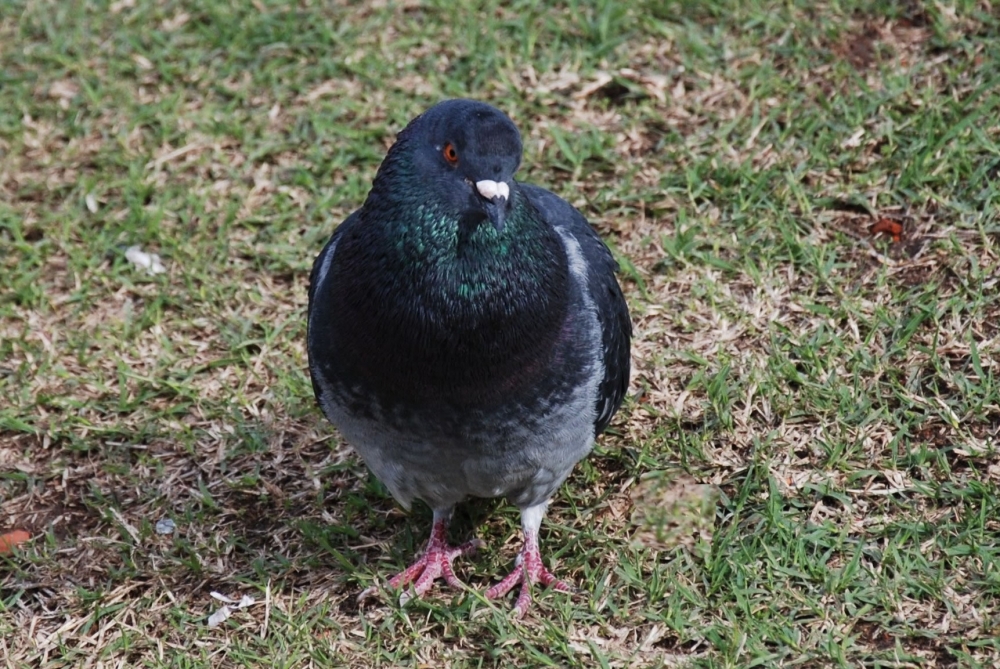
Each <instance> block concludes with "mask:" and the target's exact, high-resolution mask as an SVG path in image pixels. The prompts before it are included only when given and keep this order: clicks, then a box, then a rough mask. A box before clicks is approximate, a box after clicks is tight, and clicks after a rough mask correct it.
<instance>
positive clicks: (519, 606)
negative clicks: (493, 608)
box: [486, 546, 580, 618]
mask: <svg viewBox="0 0 1000 669" xmlns="http://www.w3.org/2000/svg"><path fill="white" fill-rule="evenodd" d="M518 583H520V584H521V590H520V592H519V593H518V595H517V601H516V602H515V603H514V610H513V616H514V617H515V618H521V617H523V616H524V614H525V613H526V612H527V611H528V607H529V606H530V605H531V586H532V585H533V584H535V583H541V584H542V585H544V586H548V587H550V588H552V589H553V590H557V591H559V592H568V593H571V594H577V593H579V592H580V591H579V590H578V589H577V588H574V587H573V586H571V585H569V584H568V583H566V582H565V581H562V580H560V579H558V578H556V577H555V575H553V574H552V572H551V571H549V570H548V569H546V567H545V565H544V564H542V556H541V554H540V553H539V551H538V547H537V546H535V547H533V548H531V547H528V546H526V547H525V548H524V550H522V551H521V552H520V553H519V554H518V556H517V559H516V560H515V561H514V570H513V571H512V572H511V573H510V574H508V575H507V577H506V578H504V579H503V580H502V581H500V582H499V583H497V584H496V585H494V586H493V587H491V588H490V589H489V590H487V591H486V598H487V599H499V598H500V597H503V596H504V595H506V594H507V593H508V592H510V591H511V590H512V589H513V588H514V586H515V585H517V584H518Z"/></svg>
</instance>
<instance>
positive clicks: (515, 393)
mask: <svg viewBox="0 0 1000 669" xmlns="http://www.w3.org/2000/svg"><path fill="white" fill-rule="evenodd" d="M501 278H502V277H501ZM488 282H489V279H486V280H484V279H482V278H477V277H472V278H470V277H463V276H459V277H453V276H448V275H447V274H445V275H444V276H436V275H430V276H421V277H419V278H418V279H413V278H408V279H407V280H405V281H395V282H388V283H386V282H381V283H380V282H378V281H373V282H371V284H369V285H363V284H362V283H361V282H357V283H355V285H354V286H352V287H350V288H349V289H348V290H344V291H340V293H339V294H337V295H334V296H333V300H332V303H333V304H332V306H333V313H334V314H335V319H334V320H333V323H332V326H331V327H330V329H329V332H328V344H327V345H328V346H330V350H331V353H332V354H333V355H332V356H331V359H330V360H331V362H330V365H331V366H332V367H333V369H331V370H330V371H331V376H332V377H334V378H336V379H338V380H340V381H341V382H342V385H343V386H344V387H345V388H350V389H354V390H355V391H358V392H355V393H354V395H355V397H354V398H353V400H352V404H354V405H355V406H357V405H358V402H362V403H364V402H365V401H367V402H369V403H371V404H373V405H376V404H377V405H379V406H382V407H392V408H396V407H402V408H406V409H410V410H413V411H418V412H444V411H448V410H454V411H457V412H468V411H471V410H488V409H492V408H498V407H500V406H502V405H506V404H509V403H511V402H514V403H524V402H530V401H531V400H532V399H533V398H536V397H537V396H538V395H539V394H540V393H541V394H542V395H548V394H552V393H555V392H557V390H556V388H555V385H558V384H553V383H551V381H552V378H551V372H552V370H553V368H559V367H562V366H565V365H567V364H569V365H572V364H573V360H572V359H571V358H572V357H573V356H572V355H569V356H567V354H571V353H572V349H571V347H569V346H567V344H568V343H569V342H570V341H571V340H572V339H573V338H574V336H576V335H577V334H578V330H580V325H581V324H580V323H578V320H579V319H577V318H574V317H573V316H572V315H571V312H570V311H569V309H568V307H569V299H568V296H566V295H559V294H557V293H554V292H552V291H550V290H548V289H547V288H546V287H545V286H544V285H542V286H539V285H527V286H525V285H524V284H523V282H521V283H519V282H516V281H507V282H503V281H501V280H499V279H497V280H496V281H495V283H494V284H493V285H489V283H488ZM484 283H486V284H487V285H484ZM568 358H570V359H568ZM365 398H368V399H367V400H366V399H365ZM358 408H359V409H360V408H362V407H360V406H359V407H358Z"/></svg>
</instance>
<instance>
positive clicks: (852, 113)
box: [0, 0, 1000, 668]
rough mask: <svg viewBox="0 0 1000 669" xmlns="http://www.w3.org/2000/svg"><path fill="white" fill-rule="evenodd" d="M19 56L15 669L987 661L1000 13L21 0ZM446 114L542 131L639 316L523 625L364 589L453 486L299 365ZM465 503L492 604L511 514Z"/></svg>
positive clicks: (723, 5) (11, 608)
mask: <svg viewBox="0 0 1000 669" xmlns="http://www.w3.org/2000/svg"><path fill="white" fill-rule="evenodd" d="M0 63H2V68H0V397H2V398H3V400H2V401H0V499H2V506H0V532H3V531H10V530H14V529H25V530H28V531H30V532H31V533H32V535H33V539H32V540H31V541H30V542H29V543H27V544H25V545H24V546H22V549H21V550H19V551H17V552H16V553H13V554H9V555H6V556H0V666H6V667H29V666H31V667H45V668H50V667H51V668H55V667H68V666H106V667H110V666H114V667H120V666H129V667H132V666H143V667H178V668H180V667H203V666H262V665H268V666H273V667H306V666H344V667H378V666H385V667H391V666H403V665H407V666H411V665H412V666H453V667H465V666H471V667H494V666H577V665H585V666H602V667H640V666H641V667H668V666H670V667H672V666H688V667H753V666H765V667H772V666H805V667H828V666H843V667H858V666H866V667H917V666H920V667H954V666H961V667H996V666H1000V641H998V640H997V639H998V638H1000V458H998V457H997V448H998V433H1000V368H998V362H997V361H998V360H1000V351H998V348H1000V338H998V337H1000V290H998V288H1000V286H998V282H1000V221H998V210H1000V179H998V176H1000V124H998V121H997V118H998V117H1000V77H998V75H997V73H998V72H1000V13H998V9H997V8H996V7H995V6H991V4H990V3H989V2H987V1H981V2H970V1H965V0H960V1H957V2H942V3H938V2H934V3H931V2H927V3H923V2H919V1H917V0H909V1H905V2H898V3H894V2H878V3H862V2H854V1H853V0H846V1H843V2H821V3H812V2H804V1H798V0H793V1H789V2H781V3H778V2H774V3H772V2H730V1H728V0H712V1H711V2H689V1H684V0H681V1H679V2H668V1H666V0H656V1H646V2H637V3H631V4H627V3H617V2H610V1H604V2H601V1H594V2H582V1H575V0H567V1H566V2H562V3H559V4H558V5H556V6H550V5H549V4H548V3H540V2H535V1H534V0H514V1H513V2H510V3H499V4H498V3H492V4H485V3H473V2H464V1H460V2H457V3H451V2H438V1H437V0H415V1H413V2H403V3H371V4H370V5H365V4H361V3H348V2H341V3H317V2H300V3H296V4H292V3H279V2H274V1H271V0H259V1H255V2H253V3H231V2H228V1H226V2H223V1H221V0H205V1H204V2H200V3H188V2H179V1H174V0H163V1H161V2H156V3H152V2H146V1H145V0H117V1H116V2H113V3H107V2H99V1H96V0H94V1H91V0H74V1H72V2H57V1H56V0H0ZM449 96H470V97H476V98H480V99H484V100H488V101H491V102H493V103H494V104H496V105H498V106H500V107H501V108H503V109H504V110H505V111H507V112H508V113H509V114H510V115H511V116H512V117H513V118H514V120H515V121H516V122H517V123H518V125H519V126H520V128H521V130H522V133H523V134H524V137H525V148H526V154H525V160H524V167H523V168H522V171H521V174H520V176H521V178H522V179H524V180H527V181H532V182H535V183H539V184H543V185H545V186H547V187H549V188H551V189H553V190H554V191H556V192H557V193H559V194H561V195H563V196H564V197H566V198H567V199H569V200H570V201H571V202H573V203H574V204H576V205H577V206H578V207H579V208H580V209H581V210H582V211H584V212H585V213H586V215H587V216H588V218H589V219H590V220H591V222H592V223H593V224H594V225H595V226H596V227H597V228H598V229H599V230H600V232H601V233H602V235H603V236H604V237H605V238H606V239H607V240H608V242H609V244H610V245H611V247H612V248H613V249H614V251H615V253H616V255H617V256H618V257H619V258H620V259H621V261H622V268H623V272H622V282H623V285H624V287H625V289H626V293H627V296H628V299H629V302H630V305H631V309H632V312H633V320H634V322H635V327H636V342H635V347H634V369H635V371H634V376H633V382H632V390H631V395H630V398H629V400H628V402H627V404H626V407H625V409H624V410H623V412H622V413H621V414H620V415H619V417H618V418H616V420H615V422H614V424H613V426H612V428H611V430H610V431H609V433H608V434H607V435H606V436H605V437H603V438H602V439H601V440H600V442H599V445H598V448H597V450H596V452H595V453H594V454H593V455H592V456H591V457H590V458H589V459H587V460H586V461H585V462H583V463H582V464H581V465H580V466H579V467H578V468H577V469H576V471H575V473H574V475H573V476H572V477H571V479H570V480H569V482H568V483H567V484H566V485H565V486H564V488H563V490H562V491H561V492H560V494H559V495H558V496H557V498H556V500H555V502H554V504H553V507H552V510H551V512H550V514H549V518H548V521H547V522H546V524H545V525H544V526H543V536H542V544H543V551H544V552H545V555H546V559H547V560H548V561H549V564H550V565H551V566H552V567H553V568H554V569H555V571H556V572H557V573H558V574H559V575H560V576H562V577H564V578H567V579H570V580H572V581H573V582H575V583H577V584H578V585H580V586H581V587H582V588H583V590H584V591H585V593H586V594H585V595H583V596H580V597H576V598H570V597H567V596H565V595H561V594H558V593H537V594H538V596H537V598H536V604H535V607H534V608H533V609H532V611H531V612H530V613H529V615H528V616H527V618H526V619H524V620H523V621H520V622H517V621H513V620H511V619H510V618H509V617H508V607H509V605H510V602H501V603H499V604H498V605H493V604H491V603H487V602H486V601H485V600H483V599H482V598H481V597H480V596H479V595H477V594H473V593H472V592H470V593H456V592H453V591H449V590H445V589H438V590H435V591H434V594H433V596H431V597H430V598H428V599H427V600H425V601H420V602H413V603H411V604H409V605H408V606H407V607H405V608H399V607H398V606H396V605H395V604H394V603H393V602H392V600H391V598H386V599H385V602H384V603H382V604H379V605H375V606H368V607H365V608H362V609H359V608H358V607H357V605H356V604H355V596H356V595H357V593H358V592H359V591H360V590H361V589H363V588H364V587H367V586H368V585H371V584H372V583H373V582H375V581H376V579H379V580H381V579H384V578H385V577H386V576H388V575H389V574H390V573H392V572H394V571H396V570H398V569H399V568H401V567H402V566H403V565H404V563H405V562H406V561H407V560H409V559H411V558H412V557H413V555H414V552H415V551H417V550H418V549H419V548H420V545H421V544H422V542H423V541H424V540H425V538H426V535H427V531H428V528H429V512H428V511H427V510H426V509H420V510H417V511H416V512H415V513H414V514H413V515H412V516H407V515H406V514H404V513H403V512H401V511H400V510H399V509H398V508H396V507H395V506H394V504H393V502H392V500H391V498H390V497H389V496H388V495H387V493H386V491H385V490H384V488H382V486H381V485H380V484H379V483H378V482H377V481H374V480H373V479H371V478H370V477H369V476H368V474H367V473H366V470H365V469H364V467H363V465H362V464H361V463H360V461H359V460H358V459H357V457H356V456H355V455H354V454H353V452H352V451H351V450H350V449H349V448H348V447H347V446H345V445H344V444H342V443H341V442H340V441H339V439H338V437H337V436H336V434H335V432H334V431H333V430H332V429H331V428H330V427H329V426H328V425H327V424H325V422H324V421H323V419H322V418H321V416H320V414H319V412H318V411H317V410H316V408H315V406H314V402H313V399H312V396H311V388H310V386H309V382H308V378H307V375H306V371H305V369H306V363H305V355H304V349H303V340H304V336H305V318H304V308H305V300H306V298H305V291H306V285H307V281H308V271H309V268H310V264H311V262H312V259H313V257H314V256H315V254H316V253H317V252H318V251H319V249H320V248H321V246H322V244H323V242H324V240H325V239H326V238H327V237H328V236H329V234H330V233H331V231H332V230H333V229H334V227H335V226H336V225H337V224H338V223H339V222H340V221H341V220H343V219H344V218H345V216H346V215H347V214H348V213H349V212H350V211H352V210H353V209H354V208H356V207H357V206H358V205H359V204H360V203H361V202H362V200H363V198H364V195H365V193H366V191H367V188H368V185H369V183H370V181H371V178H372V176H373V175H374V171H375V169H376V167H377V166H378V163H379V161H380V160H381V157H382V156H383V155H384V151H385V149H386V147H387V145H388V143H390V142H391V140H392V137H393V134H394V133H395V132H396V131H398V130H399V129H400V128H401V127H402V125H403V124H404V123H405V122H406V121H407V120H408V119H410V118H411V117H412V116H414V115H415V114H416V113H418V112H419V111H421V110H422V109H424V108H426V107H427V106H429V105H430V104H431V103H433V102H434V101H436V100H438V99H440V98H442V97H449ZM879 221H883V223H882V224H881V226H880V227H877V228H876V229H882V228H885V229H888V230H892V229H897V228H894V227H893V226H894V225H896V224H898V225H899V226H901V228H899V229H901V233H900V234H899V237H898V240H895V239H893V238H892V237H891V235H886V234H873V233H872V227H873V225H874V224H876V223H877V222H879ZM132 245H141V246H142V247H143V248H144V249H146V250H147V251H150V252H155V253H158V254H159V255H160V256H161V257H162V258H163V261H164V265H165V266H166V269H167V271H166V272H165V273H163V274H159V275H153V276H150V275H147V274H145V273H143V272H141V271H138V270H137V269H136V268H134V267H133V266H132V265H131V263H129V262H128V261H127V260H126V259H125V250H126V249H127V248H128V247H130V246H132ZM461 513H462V515H461V517H460V518H459V519H458V521H459V522H458V523H457V525H456V527H455V528H454V534H455V538H456V539H459V538H467V537H469V536H471V535H472V534H473V532H475V533H476V534H478V536H480V537H482V538H483V539H484V540H486V542H487V544H488V548H487V550H485V551H484V552H483V553H481V554H480V555H479V556H477V557H475V558H473V559H470V560H465V561H464V562H462V563H461V564H460V565H458V567H457V569H458V572H459V574H460V575H461V576H462V577H463V578H465V579H466V580H467V582H468V583H470V584H471V585H472V586H474V587H475V588H476V591H477V592H478V591H481V588H482V587H483V586H485V585H486V584H488V583H491V582H493V579H494V577H495V575H497V574H500V573H505V572H506V570H507V569H509V568H510V566H511V563H512V560H513V557H514V554H515V552H516V547H517V539H518V532H517V530H518V527H517V514H516V513H515V510H514V509H512V508H510V507H509V506H507V505H506V504H505V503H503V502H502V501H499V502H478V503H473V504H469V505H467V506H466V507H463V510H462V512H461ZM165 519H170V520H173V521H174V523H175V525H176V530H175V531H174V532H173V533H172V534H159V533H157V531H156V529H155V526H156V524H157V523H158V522H159V521H161V520H165ZM212 591H218V592H221V593H223V594H225V595H228V596H230V597H234V598H235V599H239V598H240V596H242V595H244V594H248V595H251V596H252V597H254V598H255V600H256V603H255V604H253V605H252V606H249V607H247V608H244V609H242V610H239V611H236V612H235V613H234V614H233V615H232V617H231V618H230V619H229V620H228V621H226V622H225V623H223V624H222V625H220V626H219V627H216V628H212V627H209V626H208V624H207V619H208V616H209V615H210V614H211V613H212V612H214V611H215V610H216V609H218V608H219V606H220V603H219V602H218V601H216V600H215V599H214V598H212V597H211V596H210V593H211V592H212Z"/></svg>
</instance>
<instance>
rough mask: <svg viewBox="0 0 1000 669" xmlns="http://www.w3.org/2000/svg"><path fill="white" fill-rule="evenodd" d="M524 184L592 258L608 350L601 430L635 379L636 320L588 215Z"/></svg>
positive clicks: (591, 277)
mask: <svg viewBox="0 0 1000 669" xmlns="http://www.w3.org/2000/svg"><path fill="white" fill-rule="evenodd" d="M519 185H520V187H521V191H522V192H523V193H524V194H525V195H526V196H527V197H528V201H529V202H531V203H532V204H533V205H534V206H535V208H536V209H537V210H538V212H539V213H541V214H542V216H543V217H544V218H545V220H546V221H548V222H549V223H550V224H551V225H552V226H554V227H557V228H560V229H562V230H564V231H568V232H569V233H570V234H572V235H573V237H574V238H575V239H576V241H577V242H578V243H579V244H580V251H581V252H582V253H583V258H584V260H585V261H586V263H587V274H588V285H587V288H588V290H589V291H590V298H591V299H592V300H593V301H594V306H595V307H596V309H597V318H598V320H599V321H600V324H601V341H602V345H603V346H602V348H603V353H604V379H603V380H602V381H601V384H600V386H599V387H598V393H597V418H596V420H595V421H594V433H595V434H600V433H601V432H602V431H603V430H604V428H606V427H607V426H608V423H610V422H611V417H612V416H614V415H615V412H616V411H618V409H619V408H620V407H621V405H622V401H623V400H624V399H625V391H626V390H627V389H628V380H629V368H630V357H629V347H630V345H631V341H632V321H631V320H630V319H629V315H628V304H627V303H626V302H625V296H624V295H622V289H621V286H619V285H618V280H617V279H616V278H615V272H617V271H618V263H617V262H616V261H615V259H614V256H612V255H611V250H610V249H608V247H607V245H605V243H604V242H603V241H602V240H601V238H600V237H599V236H598V235H597V233H596V232H595V231H594V229H593V228H592V227H590V223H588V222H587V219H586V218H584V217H583V214H581V213H580V212H578V211H577V210H576V209H574V208H573V206H572V205H570V204H569V203H568V202H566V201H565V200H563V199H562V198H560V197H559V196H558V195H555V194H554V193H550V192H549V191H547V190H545V189H544V188H539V187H538V186H532V185H530V184H519Z"/></svg>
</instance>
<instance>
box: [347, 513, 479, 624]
mask: <svg viewBox="0 0 1000 669" xmlns="http://www.w3.org/2000/svg"><path fill="white" fill-rule="evenodd" d="M451 512H452V509H450V508H449V509H444V510H439V509H435V510H434V524H433V525H432V526H431V537H430V539H429V540H428V541H427V547H426V548H425V549H424V554H423V555H421V556H420V558H419V559H418V560H417V561H416V562H414V563H413V564H412V565H410V566H409V567H407V568H406V569H404V570H403V571H401V572H400V573H398V574H396V575H395V576H393V577H392V578H390V579H389V587H390V588H392V589H393V590H399V589H400V588H405V587H406V586H408V585H410V584H413V588H412V591H410V590H407V591H405V592H403V593H402V594H401V595H400V596H399V604H400V606H403V605H404V604H406V603H407V602H408V601H410V600H411V599H412V598H413V597H421V596H423V595H424V593H426V592H427V591H428V590H430V589H431V586H432V585H433V584H434V581H435V580H437V579H438V578H443V579H444V581H445V583H447V584H448V585H450V586H452V587H453V588H458V589H460V590H461V589H464V588H465V584H463V583H462V581H460V580H459V579H458V577H457V576H455V572H454V571H453V570H452V568H451V563H452V561H453V560H454V559H455V558H457V557H458V556H459V555H472V554H473V553H475V552H476V550H477V549H479V548H480V547H482V546H483V545H484V544H483V542H482V541H481V540H479V539H473V540H471V541H467V542H465V543H464V544H462V545H461V546H451V545H449V544H448V524H449V522H451ZM377 590H378V588H377V587H376V586H372V587H370V588H367V589H365V590H364V592H362V593H361V594H360V595H358V602H362V601H364V600H366V599H368V598H369V597H371V596H373V595H374V594H375V593H376V592H377Z"/></svg>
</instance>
